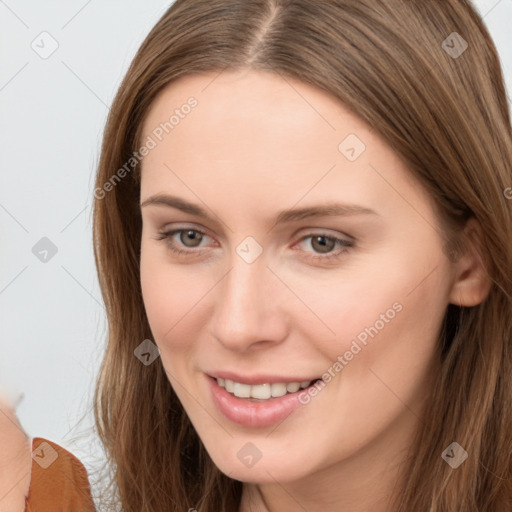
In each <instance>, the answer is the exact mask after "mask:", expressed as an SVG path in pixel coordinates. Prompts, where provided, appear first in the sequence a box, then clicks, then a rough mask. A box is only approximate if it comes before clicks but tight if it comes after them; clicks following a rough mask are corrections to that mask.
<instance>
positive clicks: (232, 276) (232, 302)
mask: <svg viewBox="0 0 512 512" xmlns="http://www.w3.org/2000/svg"><path fill="white" fill-rule="evenodd" d="M241 249H247V246H244V244H243V243H242V244H240V246H238V247H237V248H236V252H234V253H233V255H232V258H231V262H232V264H231V269H230V271H229V272H228V274H227V275H226V276H225V279H224V280H223V283H222V284H221V285H220V288H219V292H218V296H217V302H216V304H215V316H216V319H215V323H214V324H215V329H216V332H215V335H216V337H217V339H218V340H219V341H220V342H221V343H222V344H224V345H226V346H228V345H229V346H230V348H233V349H242V348H245V347H246V346H249V345H250V344H252V343H255V342H258V341H263V340H265V341H269V340H270V339H271V338H273V337H275V336H276V334H277V333H276V331H275V330H272V325H273V326H274V327H275V324H274V322H275V321H276V318H277V312H276V306H277V304H278V303H279V300H278V294H277V295H276V293H275V292H276V291H277V289H278V288H279V287H278V286H276V284H277V283H274V281H276V277H275V276H274V275H273V273H272V272H271V271H270V270H269V268H267V261H266V258H264V257H263V255H262V254H261V253H260V254H259V255H258V256H257V257H255V258H254V259H253V257H254V252H252V254H251V250H253V249H254V248H251V246H250V245H249V250H248V251H245V252H244V251H243V250H241ZM248 255H250V256H251V257H248Z"/></svg>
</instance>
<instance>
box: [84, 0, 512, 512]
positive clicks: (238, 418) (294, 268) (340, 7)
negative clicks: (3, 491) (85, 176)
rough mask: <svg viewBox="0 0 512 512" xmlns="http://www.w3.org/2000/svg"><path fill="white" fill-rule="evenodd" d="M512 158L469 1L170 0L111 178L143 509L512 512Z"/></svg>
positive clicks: (104, 371)
mask: <svg viewBox="0 0 512 512" xmlns="http://www.w3.org/2000/svg"><path fill="white" fill-rule="evenodd" d="M511 168H512V137H511V127H510V118H509V112H508V106H507V101H506V95H505V89H504V83H503V77H502V73H501V69H500V66H499V61H498V57H497V54H496V50H495V47H494V45H493V43H492V41H491V39H490V37H489V34H488V32H487V30H486V29H485V27H484V25H483V23H482V21H481V19H480V18H479V16H478V15H477V14H476V13H475V11H474V10H473V8H472V7H471V5H470V4H469V3H468V2H466V1H463V0H449V1H444V2H419V1H418V2H405V1H403V0H389V1H386V2H376V1H375V0H371V1H370V0H363V1H357V2H355V1H353V0H338V1H334V0H333V1H324V2H308V1H300V0H289V1H277V0H276V1H270V0H268V1H267V0H261V1H255V2H245V1H242V0H226V1H221V0H216V1H206V0H205V1H200V0H193V1H192V0H190V1H187V0H178V1H177V2H176V3H174V4H173V5H172V6H171V7H170V8H169V9H168V11H167V12H166V13H165V14H164V15H163V17H162V18H161V20H160V21H159V22H158V23H157V24H156V26H155V27H154V28H153V30H152V31H151V32H150V34H149V35H148V36H147V38H146V40H145V41H144V43H143V44H142V46H141V48H140V49H139V51H138V53H137V55H136V56H135V58H134V60H133V62H132V64H131V66H130V68H129V70H128V72H127V75H126V77H125V79H124V81H123V83H122V84H121V87H120V90H119V92H118V94H117V96H116V98H115V100H114V102H113V105H112V109H111V112H110V116H109V119H108V122H107V126H106V129H105V133H104V139H103V146H102V153H101V160H100V165H99V169H98V173H97V177H96V186H95V187H96V188H95V192H94V195H95V205H94V242H95V256H96V264H97V268H98V274H99V279H100V284H101V288H102V293H103V297H104V300H105V304H106V307H107V312H108V321H109V335H108V345H107V350H106V354H105V357H104V360H103V363H102V368H101V373H100V377H99V381H98V387H97V391H96V404H97V406H96V411H95V413H96V421H97V426H98V431H99V434H100V436H101V439H102V442H103V444H104V445H105V448H106V451H107V453H108V456H109V463H110V464H111V467H112V470H113V483H114V484H115V487H116V488H117V498H118V499H120V502H121V504H122V507H123V510H124V511H126V512H131V511H139V510H145V511H163V510H176V511H178V510H180V511H182V510H197V511H200V512H205V511H208V512H210V511H219V510H223V511H242V512H248V511H250V510H257V511H276V510H277V511H280V510H308V511H311V512H313V511H316V510H322V511H327V510H329V511H330V510H333V511H338V510H351V511H352V512H355V511H363V510H365V511H366V510H370V509H371V510H372V511H374V512H391V511H393V512H397V511H399V512H409V511H411V510H415V511H436V512H441V511H446V512H447V511H453V510H460V511H465V512H467V511H471V512H476V511H481V510H492V511H494V512H505V511H509V510H510V509H511V505H512V490H511V481H510V477H511V475H510V471H511V453H512V439H511V437H510V431H511V428H512V410H511V406H510V404H511V403H512V402H511V399H512V360H511V352H510V349H511V346H510V334H511V321H510V319H511V315H510V313H511V291H512V246H511V237H510V234H511V232H512V231H511V207H510V201H509V200H508V199H507V192H506V191H507V190H510V187H511V185H512V174H511ZM107 498H108V497H105V499H106V500H107ZM113 499H116V497H115V496H114V497H113Z"/></svg>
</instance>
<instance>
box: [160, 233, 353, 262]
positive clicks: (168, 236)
mask: <svg viewBox="0 0 512 512" xmlns="http://www.w3.org/2000/svg"><path fill="white" fill-rule="evenodd" d="M178 233H180V236H179V242H180V244H183V245H182V246H183V247H188V248H189V249H185V250H184V249H181V248H180V247H177V246H176V241H175V239H174V237H175V235H177V234H178ZM204 237H207V238H210V237H209V236H208V235H207V234H206V233H204V232H203V231H200V230H198V229H183V228H182V229H174V230H171V231H166V232H161V233H160V234H159V236H158V237H157V238H156V239H157V240H166V243H167V246H168V247H169V249H170V250H171V251H172V252H174V253H176V254H186V255H189V256H192V255H193V254H194V253H197V251H194V250H193V249H194V248H197V247H199V244H200V243H201V242H202V240H203V238H204ZM308 238H310V239H311V247H313V249H318V248H319V250H320V253H316V254H314V255H311V256H309V257H311V258H312V259H318V260H327V259H330V258H337V257H340V256H341V254H343V253H345V252H346V251H347V248H350V247H353V245H354V243H353V242H352V241H351V240H345V239H343V238H338V237H336V236H333V235H329V234H326V233H311V234H309V235H306V236H303V237H302V238H301V239H300V240H299V244H300V243H304V242H305V240H307V239H308ZM189 242H190V243H191V245H188V244H189ZM336 246H339V247H340V249H338V250H337V251H334V252H332V251H333V248H334V247H336Z"/></svg>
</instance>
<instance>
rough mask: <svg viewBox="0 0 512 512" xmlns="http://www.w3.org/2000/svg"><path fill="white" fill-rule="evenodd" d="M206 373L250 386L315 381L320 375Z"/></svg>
mask: <svg viewBox="0 0 512 512" xmlns="http://www.w3.org/2000/svg"><path fill="white" fill-rule="evenodd" d="M206 374H207V375H208V376H210V377H213V378H214V379H228V380H232V381H233V382H239V383H240V384H249V385H250V386H257V385H258V384H276V383H278V382H284V383H285V384H288V383H289V382H304V381H306V380H310V381H315V380H317V379H319V378H320V377H319V376H318V375H316V376H315V377H284V376H283V375H263V374H258V375H251V376H248V375H238V374H236V373H234V372H229V371H228V372H206Z"/></svg>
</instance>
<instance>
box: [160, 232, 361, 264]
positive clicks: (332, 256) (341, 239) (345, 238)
mask: <svg viewBox="0 0 512 512" xmlns="http://www.w3.org/2000/svg"><path fill="white" fill-rule="evenodd" d="M187 230H188V231H196V232H197V233H199V234H201V235H203V236H204V235H205V236H207V237H209V238H211V239H212V240H215V237H212V236H210V235H209V234H208V233H207V230H205V229H203V228H202V227H201V228H198V227H197V226H195V225H193V224H186V225H173V226H172V227H169V228H168V229H166V228H165V227H164V228H162V229H161V230H159V232H158V233H159V235H160V236H159V237H158V238H156V239H157V240H164V241H166V242H167V244H168V246H169V249H170V250H171V251H172V252H174V253H176V254H182V255H188V256H190V257H194V256H199V255H200V254H199V253H200V252H202V251H201V249H202V247H189V248H185V249H183V248H181V247H182V246H178V247H173V245H174V244H171V242H170V240H171V239H172V238H173V237H174V235H176V234H177V233H179V232H182V231H187ZM300 232H304V234H303V235H302V236H300V237H299V239H298V240H297V241H296V242H295V243H294V244H293V246H292V247H294V246H296V245H299V244H301V243H304V241H305V240H307V239H308V238H314V237H322V236H323V237H325V238H329V239H331V240H334V242H335V244H340V245H341V248H338V249H337V250H333V251H332V252H329V253H325V254H322V253H315V252H310V251H304V252H305V253H306V254H308V256H307V257H306V258H307V259H310V260H317V261H319V262H322V261H323V262H326V263H327V262H328V261H330V260H337V259H339V258H340V257H341V256H342V254H343V253H344V252H346V251H347V250H348V249H350V248H352V247H353V246H354V244H355V239H354V237H351V236H349V235H347V234H346V233H341V234H339V233H338V232H336V233H332V232H331V230H330V229H325V228H319V227H311V228H301V229H300ZM296 236H297V232H296V233H295V234H294V238H295V237H296ZM183 247H185V246H183ZM292 250H299V249H292Z"/></svg>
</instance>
